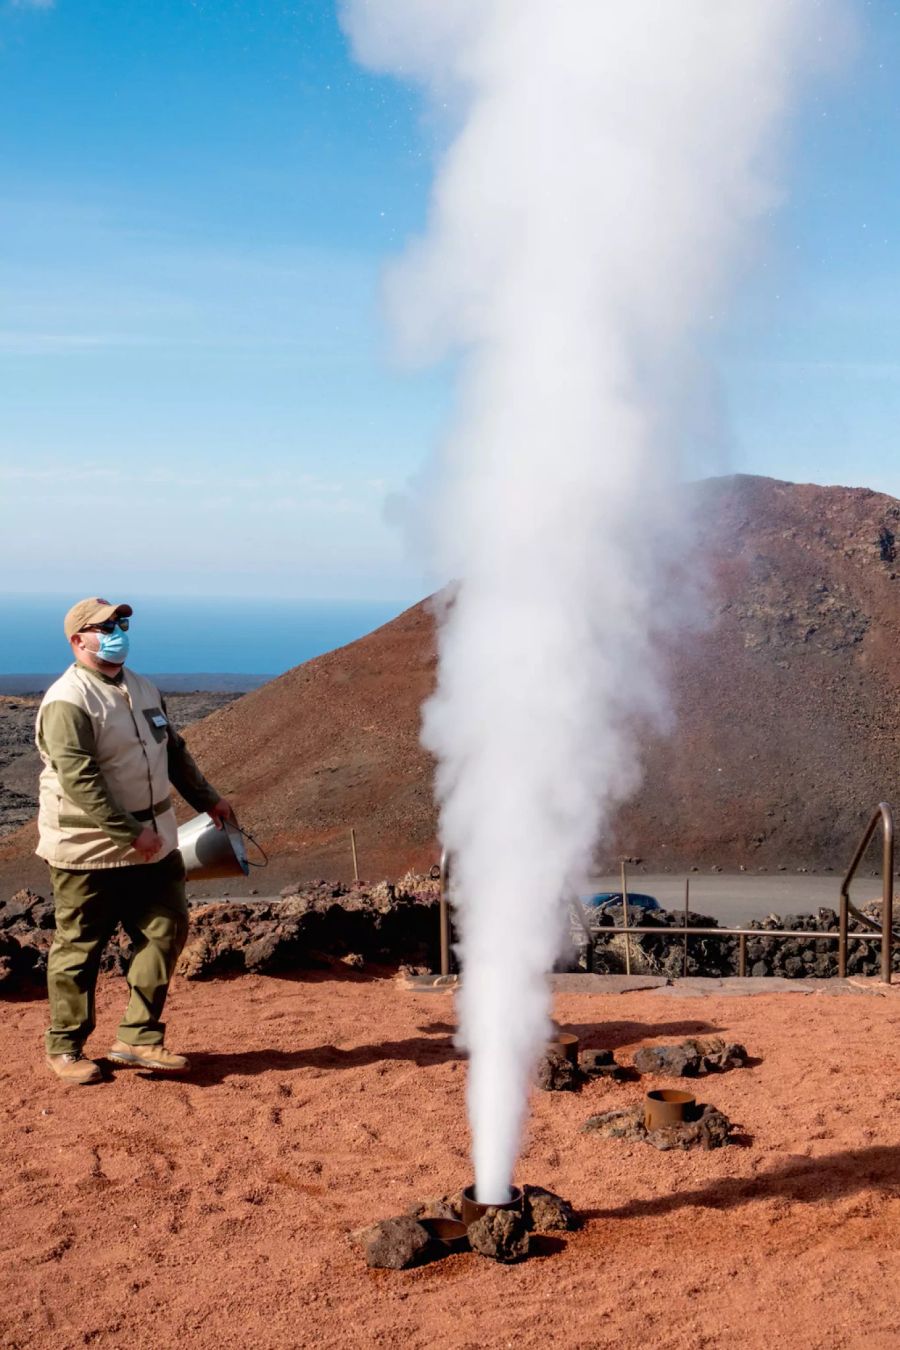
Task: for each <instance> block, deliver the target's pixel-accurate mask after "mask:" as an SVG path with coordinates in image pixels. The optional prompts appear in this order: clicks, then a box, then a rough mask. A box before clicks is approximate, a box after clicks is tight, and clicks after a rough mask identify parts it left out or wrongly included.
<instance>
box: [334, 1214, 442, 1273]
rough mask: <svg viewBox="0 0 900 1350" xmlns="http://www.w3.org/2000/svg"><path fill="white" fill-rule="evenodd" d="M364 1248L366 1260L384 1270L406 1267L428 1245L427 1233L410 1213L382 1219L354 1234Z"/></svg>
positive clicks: (354, 1239) (352, 1235)
mask: <svg viewBox="0 0 900 1350" xmlns="http://www.w3.org/2000/svg"><path fill="white" fill-rule="evenodd" d="M351 1240H353V1241H355V1242H358V1243H359V1245H360V1246H361V1247H362V1249H363V1255H364V1256H365V1258H366V1263H367V1264H368V1265H370V1266H377V1267H380V1268H382V1269H385V1270H405V1269H406V1267H407V1266H412V1265H414V1264H415V1262H416V1260H417V1259H418V1257H419V1256H420V1255H421V1253H422V1252H423V1251H424V1250H425V1248H426V1247H427V1246H428V1242H429V1237H428V1233H427V1232H426V1231H425V1229H424V1228H423V1227H422V1225H421V1224H420V1223H417V1222H416V1220H415V1219H413V1218H411V1217H410V1216H409V1215H408V1214H401V1215H400V1216H399V1217H398V1218H396V1219H382V1220H381V1221H380V1222H379V1223H373V1224H372V1225H371V1227H369V1228H363V1229H361V1230H359V1231H358V1232H356V1233H352V1234H351Z"/></svg>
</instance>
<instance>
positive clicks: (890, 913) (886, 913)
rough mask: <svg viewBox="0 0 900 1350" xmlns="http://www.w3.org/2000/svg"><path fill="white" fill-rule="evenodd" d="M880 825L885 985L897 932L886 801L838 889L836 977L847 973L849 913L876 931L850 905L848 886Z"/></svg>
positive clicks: (891, 836)
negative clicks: (838, 913)
mask: <svg viewBox="0 0 900 1350" xmlns="http://www.w3.org/2000/svg"><path fill="white" fill-rule="evenodd" d="M879 825H881V828H882V840H881V933H880V939H881V978H882V980H883V981H884V983H885V984H890V983H891V956H892V949H893V940H894V938H897V939H898V940H900V932H897V931H896V929H895V928H894V927H893V920H894V813H893V811H892V810H891V808H890V806H889V805H888V803H887V802H879V804H878V810H877V811H876V812H875V814H874V815H873V817H872V819H871V820H870V821H869V825H868V829H867V830H866V832H865V834H864V835H863V837H862V842H861V843H860V846H859V848H858V849H857V850H856V853H855V854H854V855H853V861H852V863H851V864H850V866H849V867H848V869H847V875H846V876H845V877H844V881H843V884H842V886H841V908H840V915H839V925H840V929H839V931H840V935H841V945H840V947H839V948H838V974H839V975H840V976H841V978H842V979H843V978H844V977H845V976H846V974H847V924H848V920H849V917H850V914H851V913H852V914H853V915H854V916H855V917H856V918H857V919H859V920H860V922H861V923H865V924H868V925H869V926H870V927H871V928H872V929H873V930H875V931H876V932H877V928H878V925H877V924H876V923H875V921H874V919H870V918H869V917H868V915H866V914H863V913H861V912H860V910H858V909H857V908H856V906H855V905H853V904H851V903H850V883H851V881H852V880H853V878H854V877H855V876H856V872H857V869H858V867H859V864H860V863H861V862H862V860H863V856H864V854H865V851H866V849H867V848H868V847H869V844H870V843H871V842H872V836H873V835H874V833H875V831H876V830H877V829H878V826H879Z"/></svg>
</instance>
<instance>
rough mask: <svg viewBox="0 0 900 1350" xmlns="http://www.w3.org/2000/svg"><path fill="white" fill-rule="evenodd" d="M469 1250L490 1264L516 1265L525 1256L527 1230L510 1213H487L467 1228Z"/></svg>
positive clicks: (522, 1222)
mask: <svg viewBox="0 0 900 1350" xmlns="http://www.w3.org/2000/svg"><path fill="white" fill-rule="evenodd" d="M468 1236H469V1246H470V1247H471V1248H472V1250H473V1251H475V1252H478V1254H479V1255H480V1256H489V1257H490V1258H491V1260H493V1261H505V1262H511V1261H520V1260H521V1259H522V1257H524V1256H527V1255H528V1247H529V1241H528V1229H527V1228H526V1226H525V1220H524V1218H523V1216H522V1215H521V1214H519V1213H517V1212H516V1211H515V1210H514V1209H494V1208H491V1209H487V1210H485V1212H484V1214H482V1216H481V1218H480V1219H476V1220H475V1221H474V1223H470V1224H469V1233H468Z"/></svg>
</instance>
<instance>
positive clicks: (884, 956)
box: [879, 802, 894, 984]
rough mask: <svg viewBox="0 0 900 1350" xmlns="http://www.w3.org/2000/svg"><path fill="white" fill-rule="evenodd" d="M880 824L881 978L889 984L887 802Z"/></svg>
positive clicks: (890, 827) (890, 829) (890, 820)
mask: <svg viewBox="0 0 900 1350" xmlns="http://www.w3.org/2000/svg"><path fill="white" fill-rule="evenodd" d="M879 810H880V811H881V824H882V836H883V837H882V850H881V978H882V980H883V981H884V983H885V984H890V982H891V969H892V964H893V963H892V960H891V958H892V956H893V937H894V816H893V813H892V811H891V808H890V807H889V806H888V804H887V802H882V803H881V806H880V807H879Z"/></svg>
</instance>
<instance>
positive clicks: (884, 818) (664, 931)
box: [440, 802, 900, 984]
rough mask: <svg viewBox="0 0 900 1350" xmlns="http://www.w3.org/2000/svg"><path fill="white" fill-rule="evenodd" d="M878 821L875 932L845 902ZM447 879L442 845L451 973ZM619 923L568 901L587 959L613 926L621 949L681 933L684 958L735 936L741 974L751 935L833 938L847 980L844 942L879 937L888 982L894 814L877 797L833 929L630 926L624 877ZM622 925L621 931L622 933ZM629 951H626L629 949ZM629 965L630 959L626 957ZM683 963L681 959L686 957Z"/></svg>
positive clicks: (445, 944) (445, 950)
mask: <svg viewBox="0 0 900 1350" xmlns="http://www.w3.org/2000/svg"><path fill="white" fill-rule="evenodd" d="M879 824H880V825H881V826H882V855H881V892H882V901H881V931H880V932H879V931H878V924H877V923H876V922H875V920H874V919H870V918H869V916H868V915H867V914H863V913H862V911H861V910H859V909H857V907H856V906H855V905H853V904H851V902H850V883H851V882H852V880H853V878H854V876H855V875H856V872H857V869H858V868H859V865H860V863H861V862H862V859H863V856H864V855H865V852H866V849H867V848H868V847H869V844H870V843H871V842H872V836H873V835H874V834H875V831H876V830H877V829H878V826H879ZM449 881H450V857H449V854H448V852H447V850H446V849H444V850H443V851H442V853H441V863H440V882H441V889H440V942H441V974H442V975H449V974H450V962H451V930H450V900H449ZM622 891H623V897H626V898H625V904H623V915H622V917H623V926H622V928H619V929H618V930H617V929H616V927H615V926H612V925H611V926H610V927H609V928H607V927H606V925H602V926H601V925H598V926H597V928H592V927H591V925H590V924H589V922H588V921H587V917H586V915H585V914H584V910H583V907H582V906H581V904H580V903H578V904H577V905H576V904H573V905H572V911H573V913H574V914H575V915H576V916H577V918H578V920H579V922H580V923H581V926H582V928H583V929H584V931H585V935H586V936H587V937H588V939H589V942H588V950H589V953H590V957H589V960H590V962H591V965H593V959H592V958H593V941H592V940H591V939H592V937H593V934H594V933H596V934H597V935H598V936H600V935H601V934H603V933H604V932H608V933H609V935H610V936H613V934H614V933H615V932H616V931H618V932H619V933H621V934H623V936H624V938H625V945H626V951H627V949H628V943H629V934H634V933H641V934H644V933H646V934H649V935H652V936H655V937H663V936H667V937H682V936H683V937H684V940H685V958H686V955H687V952H686V949H687V940H688V938H689V937H720V938H723V937H724V938H727V937H736V938H737V939H738V973H739V975H740V976H742V977H743V976H744V975H746V970H747V939H748V937H752V938H805V939H807V940H808V941H818V942H833V941H837V943H838V976H839V978H841V979H846V976H847V944H848V942H850V941H851V940H853V941H855V942H863V941H868V942H880V943H881V978H882V980H883V981H884V983H885V984H890V983H891V957H892V954H893V944H894V941H895V940H896V941H898V942H900V930H898V929H896V928H894V927H893V907H894V813H893V811H892V809H891V807H890V805H889V804H888V803H887V802H880V803H879V806H878V810H877V811H876V812H875V814H874V815H873V816H872V819H871V820H870V821H869V826H868V829H867V830H866V832H865V834H864V836H863V839H862V842H861V843H860V845H859V848H858V849H857V850H856V853H855V854H854V857H853V861H852V862H851V864H850V866H849V868H848V869H847V875H846V876H845V877H844V881H843V884H842V886H841V901H840V912H839V914H838V931H837V932H836V933H834V932H830V933H829V932H822V931H821V930H819V929H815V928H790V929H789V928H699V927H698V928H694V927H690V926H689V925H688V924H687V922H685V925H684V927H682V928H670V927H669V926H668V925H663V924H658V925H647V926H644V925H632V924H630V923H629V922H628V916H627V912H626V910H625V905H627V890H626V889H625V883H624V877H623V887H622ZM850 914H853V915H854V917H855V918H856V919H858V920H859V921H860V923H863V924H865V925H866V927H867V931H866V932H864V933H851V932H850V930H849V917H850ZM623 930H624V932H623ZM628 954H629V955H630V953H628ZM629 964H630V962H629ZM685 965H686V959H685Z"/></svg>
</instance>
